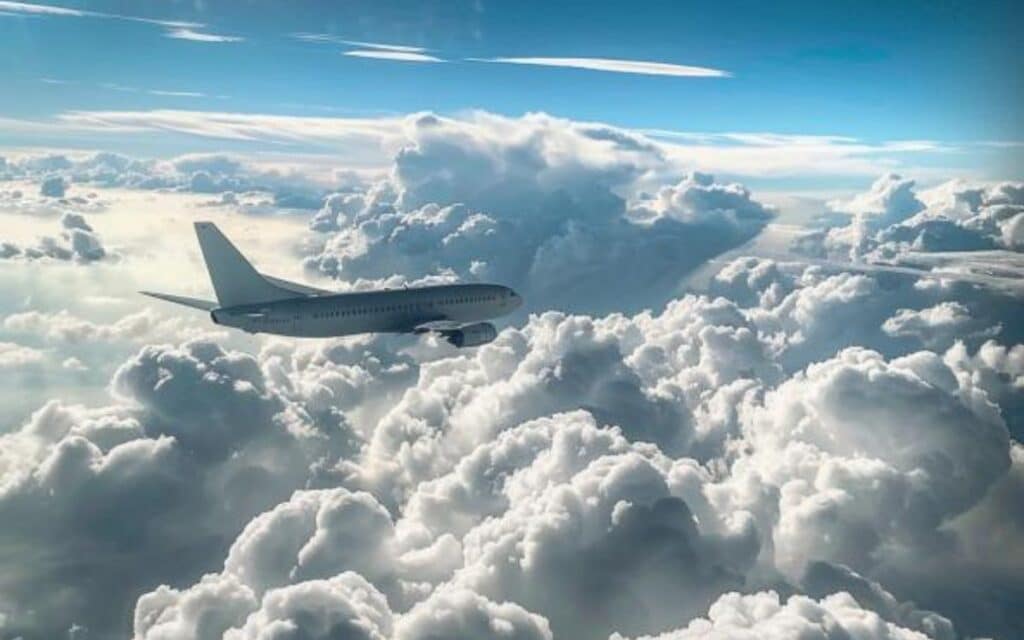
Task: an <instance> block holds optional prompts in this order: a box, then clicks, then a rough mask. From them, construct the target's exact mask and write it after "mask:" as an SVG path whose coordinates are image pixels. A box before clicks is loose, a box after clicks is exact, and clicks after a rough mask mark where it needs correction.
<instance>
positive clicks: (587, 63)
mask: <svg viewBox="0 0 1024 640" xmlns="http://www.w3.org/2000/svg"><path fill="white" fill-rule="evenodd" d="M468 60H472V61H474V62H495V63H502V64H522V65H533V66H540V67H565V68H571V69H586V70H588V71H607V72H611V73H633V74H640V75H651V76H676V77H688V78H728V77H731V76H732V74H731V73H729V72H728V71H722V70H721V69H712V68H709V67H694V66H689V65H681V64H672V63H668V62H649V61H644V60H615V59H611V58H537V57H529V58H468Z"/></svg>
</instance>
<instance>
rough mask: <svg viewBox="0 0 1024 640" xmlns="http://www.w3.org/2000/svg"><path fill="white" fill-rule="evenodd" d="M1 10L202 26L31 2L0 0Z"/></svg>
mask: <svg viewBox="0 0 1024 640" xmlns="http://www.w3.org/2000/svg"><path fill="white" fill-rule="evenodd" d="M0 11H4V12H9V13H18V14H22V15H37V16H61V17H68V18H105V19H108V20H127V21H130V22H144V23H146V24H155V25H159V26H161V27H170V28H176V29H188V28H190V27H202V26H203V25H202V24H201V23H198V22H183V21H181V20H156V19H153V18H140V17H138V16H125V15H121V14H117V13H103V12H100V11H87V10H84V9H69V8H67V7H59V6H55V5H50V4H35V3H31V2H10V1H8V0H0Z"/></svg>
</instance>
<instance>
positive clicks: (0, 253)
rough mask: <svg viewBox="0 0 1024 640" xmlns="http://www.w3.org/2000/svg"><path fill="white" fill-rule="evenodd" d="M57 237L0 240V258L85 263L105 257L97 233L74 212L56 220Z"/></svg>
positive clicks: (83, 218) (105, 251)
mask: <svg viewBox="0 0 1024 640" xmlns="http://www.w3.org/2000/svg"><path fill="white" fill-rule="evenodd" d="M60 226H61V232H60V235H58V236H43V237H42V238H40V239H39V241H38V243H36V244H35V245H24V246H22V245H18V244H15V243H13V242H6V241H0V259H8V260H10V259H22V260H39V259H43V258H48V259H51V260H61V261H72V262H78V263H89V262H94V261H96V260H102V259H103V258H105V257H107V255H108V254H107V250H106V249H105V248H104V247H103V244H102V243H101V242H100V239H99V236H98V235H96V233H95V232H94V231H93V228H92V227H91V226H89V224H88V223H87V222H86V221H85V217H84V216H82V215H81V214H78V213H72V212H70V211H69V212H66V213H64V215H63V216H62V217H61V219H60Z"/></svg>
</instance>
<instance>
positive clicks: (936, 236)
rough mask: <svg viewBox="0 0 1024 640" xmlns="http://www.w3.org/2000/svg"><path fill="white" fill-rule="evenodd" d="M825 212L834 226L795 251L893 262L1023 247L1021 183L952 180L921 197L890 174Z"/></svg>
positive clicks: (1023, 189) (801, 241) (805, 239)
mask: <svg viewBox="0 0 1024 640" xmlns="http://www.w3.org/2000/svg"><path fill="white" fill-rule="evenodd" d="M829 207H830V208H831V209H832V217H831V219H832V220H833V221H835V222H836V223H834V224H833V225H830V226H829V227H827V228H826V229H824V230H822V231H818V232H814V233H811V234H808V235H806V236H804V237H803V238H801V239H799V240H798V242H797V245H796V247H797V248H798V249H800V250H802V251H805V252H808V253H811V254H814V255H819V256H825V255H844V256H847V257H849V258H850V259H864V258H868V259H874V260H891V259H893V258H894V257H898V256H900V255H902V254H905V253H907V252H909V251H919V252H935V251H977V250H982V249H995V248H1005V249H1009V250H1012V251H1017V250H1019V249H1020V248H1021V246H1022V237H1021V235H1020V234H1021V229H1022V227H1021V224H1022V221H1024V217H1022V216H1024V185H1020V184H1015V183H1000V184H995V185H990V186H973V185H969V184H966V183H964V182H962V181H951V182H947V183H945V184H942V185H939V186H938V187H935V188H933V189H931V190H929V191H927V192H924V193H920V194H919V193H917V192H915V190H914V181H913V180H906V179H903V178H901V177H900V176H898V175H895V174H888V175H884V176H882V177H880V178H879V179H878V180H876V181H875V182H874V184H872V185H871V188H870V190H869V191H867V192H866V193H864V194H861V195H858V196H856V197H854V198H852V199H851V200H848V201H834V202H831V203H829ZM845 221H848V222H845Z"/></svg>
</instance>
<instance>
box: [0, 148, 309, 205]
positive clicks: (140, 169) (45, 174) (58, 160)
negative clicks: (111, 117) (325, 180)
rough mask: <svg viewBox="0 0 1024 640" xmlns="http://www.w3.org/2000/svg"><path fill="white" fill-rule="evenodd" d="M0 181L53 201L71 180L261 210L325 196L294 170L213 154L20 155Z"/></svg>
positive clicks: (1, 171) (0, 172)
mask: <svg viewBox="0 0 1024 640" xmlns="http://www.w3.org/2000/svg"><path fill="white" fill-rule="evenodd" d="M240 135H242V134H240ZM0 177H2V178H5V179H7V180H39V181H40V183H41V186H40V190H41V192H42V195H43V196H51V197H54V198H61V197H63V196H64V195H65V191H64V190H65V189H66V188H67V185H68V184H69V183H72V182H73V183H76V184H81V185H91V186H96V187H126V188H132V189H143V190H165V189H166V190H176V191H186V192H194V193H210V194H222V195H223V194H226V193H227V192H232V193H237V194H247V195H248V196H249V197H247V198H246V202H247V203H250V204H251V203H253V202H257V201H262V202H264V203H265V204H266V205H268V206H264V207H263V209H271V208H273V207H277V208H295V209H316V208H318V207H319V206H320V205H321V202H322V196H323V195H324V193H325V189H324V186H323V185H321V184H318V183H317V181H315V180H311V179H309V177H308V176H306V175H303V174H302V173H300V172H297V171H295V170H294V169H291V168H287V167H275V166H267V167H263V166H257V165H254V164H253V163H251V162H248V161H243V160H242V159H240V158H239V157H236V156H233V155H230V154H218V153H214V154H186V155H182V156H178V157H176V158H171V159H167V160H164V159H137V158H132V157H129V156H125V155H121V154H117V153H110V152H98V153H90V154H75V155H67V154H46V155H26V156H22V157H20V158H18V159H17V160H12V161H9V162H7V163H6V164H5V165H4V167H3V168H2V169H0ZM236 199H237V196H236ZM69 200H71V201H73V202H72V204H74V205H75V206H78V207H81V206H82V205H87V204H89V200H88V198H79V199H69ZM224 204H232V203H230V202H225V203H224ZM269 205H273V207H271V206H269ZM251 208H253V210H256V208H255V207H251ZM275 210H276V209H275Z"/></svg>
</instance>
